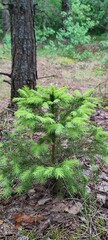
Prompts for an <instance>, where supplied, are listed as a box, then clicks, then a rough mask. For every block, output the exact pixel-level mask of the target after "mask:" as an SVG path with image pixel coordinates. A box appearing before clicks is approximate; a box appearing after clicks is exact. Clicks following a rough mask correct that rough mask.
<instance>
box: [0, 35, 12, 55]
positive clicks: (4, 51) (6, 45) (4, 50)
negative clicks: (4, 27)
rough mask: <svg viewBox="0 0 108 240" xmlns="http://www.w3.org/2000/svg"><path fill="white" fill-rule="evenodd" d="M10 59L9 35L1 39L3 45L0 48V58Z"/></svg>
mask: <svg viewBox="0 0 108 240" xmlns="http://www.w3.org/2000/svg"><path fill="white" fill-rule="evenodd" d="M3 57H7V58H10V57H11V36H10V33H8V34H6V36H5V38H4V39H3V45H2V47H1V48H0V58H3Z"/></svg>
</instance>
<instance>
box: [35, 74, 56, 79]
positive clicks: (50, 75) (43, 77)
mask: <svg viewBox="0 0 108 240" xmlns="http://www.w3.org/2000/svg"><path fill="white" fill-rule="evenodd" d="M49 77H57V75H50V76H45V77H38V79H43V78H49ZM38 79H37V80H38Z"/></svg>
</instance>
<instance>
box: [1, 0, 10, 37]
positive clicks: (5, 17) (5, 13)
mask: <svg viewBox="0 0 108 240" xmlns="http://www.w3.org/2000/svg"><path fill="white" fill-rule="evenodd" d="M2 4H3V9H2V30H3V38H4V37H5V36H6V33H7V32H8V31H9V30H10V20H9V10H8V0H2Z"/></svg>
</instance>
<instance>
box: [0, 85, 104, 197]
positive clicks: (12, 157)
mask: <svg viewBox="0 0 108 240" xmlns="http://www.w3.org/2000/svg"><path fill="white" fill-rule="evenodd" d="M91 93H92V90H90V91H88V92H87V93H84V94H81V93H80V92H79V91H75V92H74V95H73V96H72V95H71V94H69V93H68V91H67V89H66V88H61V89H56V87H54V86H51V87H50V88H48V89H47V88H42V87H40V86H38V87H37V91H35V90H32V89H31V90H30V89H28V88H27V87H24V88H23V89H20V90H19V94H20V97H19V98H16V99H14V101H15V102H17V105H18V110H17V111H16V114H15V115H16V123H15V129H14V131H13V133H12V134H9V136H7V138H6V140H5V141H4V142H3V143H2V146H1V150H0V154H1V167H2V168H0V180H1V182H2V184H3V187H4V195H8V194H9V193H11V192H12V191H14V192H22V191H25V190H26V189H27V188H28V187H30V186H32V184H33V183H35V182H39V183H42V184H44V183H46V182H47V181H48V180H50V181H53V182H55V187H56V186H57V185H58V186H59V187H58V188H59V191H61V192H63V193H64V192H66V191H67V192H68V194H76V193H81V194H84V193H85V186H86V183H87V181H88V180H89V179H87V177H86V176H84V174H83V167H82V164H81V159H82V157H83V158H87V159H88V160H89V161H91V162H92V163H93V164H95V160H96V157H97V156H99V155H100V156H101V157H103V158H104V157H106V156H107V153H108V150H107V149H108V148H107V147H108V144H107V139H108V133H106V132H105V131H104V130H103V129H102V128H101V127H97V126H95V125H93V124H92V123H91V122H90V116H91V115H92V114H93V113H94V112H95V108H96V104H97V100H96V99H95V98H93V97H91ZM4 149H5V151H4ZM15 183H17V184H15ZM58 188H55V189H56V191H58ZM64 189H65V190H64Z"/></svg>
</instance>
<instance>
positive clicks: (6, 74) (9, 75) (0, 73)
mask: <svg viewBox="0 0 108 240" xmlns="http://www.w3.org/2000/svg"><path fill="white" fill-rule="evenodd" d="M0 75H4V76H7V77H9V78H11V74H9V73H4V72H0Z"/></svg>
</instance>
